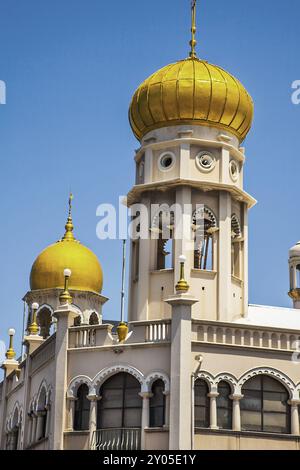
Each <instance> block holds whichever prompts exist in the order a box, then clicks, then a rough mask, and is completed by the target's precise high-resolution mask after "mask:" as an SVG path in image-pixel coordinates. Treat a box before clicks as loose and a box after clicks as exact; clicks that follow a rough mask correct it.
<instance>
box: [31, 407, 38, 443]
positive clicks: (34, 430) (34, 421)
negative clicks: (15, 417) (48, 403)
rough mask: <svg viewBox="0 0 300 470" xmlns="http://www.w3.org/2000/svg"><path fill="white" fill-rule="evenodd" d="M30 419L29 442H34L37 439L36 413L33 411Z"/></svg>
mask: <svg viewBox="0 0 300 470" xmlns="http://www.w3.org/2000/svg"><path fill="white" fill-rule="evenodd" d="M32 420H33V421H32V434H31V444H34V443H35V442H36V441H37V414H36V413H35V412H34V413H33V415H32Z"/></svg>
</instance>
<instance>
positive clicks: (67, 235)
mask: <svg viewBox="0 0 300 470" xmlns="http://www.w3.org/2000/svg"><path fill="white" fill-rule="evenodd" d="M73 198H74V196H73V194H72V193H70V196H69V213H68V219H67V223H66V225H65V229H66V232H65V234H64V236H63V240H75V237H74V235H73V229H74V225H73V220H72V201H73Z"/></svg>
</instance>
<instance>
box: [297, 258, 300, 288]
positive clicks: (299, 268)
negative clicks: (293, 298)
mask: <svg viewBox="0 0 300 470" xmlns="http://www.w3.org/2000/svg"><path fill="white" fill-rule="evenodd" d="M296 282H297V289H300V264H298V265H297V266H296Z"/></svg>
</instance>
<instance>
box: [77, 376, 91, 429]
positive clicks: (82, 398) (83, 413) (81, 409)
mask: <svg viewBox="0 0 300 470" xmlns="http://www.w3.org/2000/svg"><path fill="white" fill-rule="evenodd" d="M88 394H89V387H88V386H87V385H86V384H82V385H80V387H78V390H77V394H76V398H77V400H76V402H75V415H74V430H75V431H86V430H88V429H89V426H90V401H89V399H88V398H87V397H88Z"/></svg>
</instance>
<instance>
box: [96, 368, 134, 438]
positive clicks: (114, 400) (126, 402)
mask: <svg viewBox="0 0 300 470" xmlns="http://www.w3.org/2000/svg"><path fill="white" fill-rule="evenodd" d="M140 391H141V385H140V383H139V382H138V381H137V379H136V378H135V377H133V376H132V375H131V374H127V373H125V372H121V373H119V374H116V375H114V376H112V377H110V378H109V379H108V380H106V382H104V384H103V385H102V387H101V389H100V396H101V397H102V398H101V400H100V401H99V402H98V413H97V429H108V428H118V429H123V428H140V427H141V416H142V398H141V397H140V395H139V393H140Z"/></svg>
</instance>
